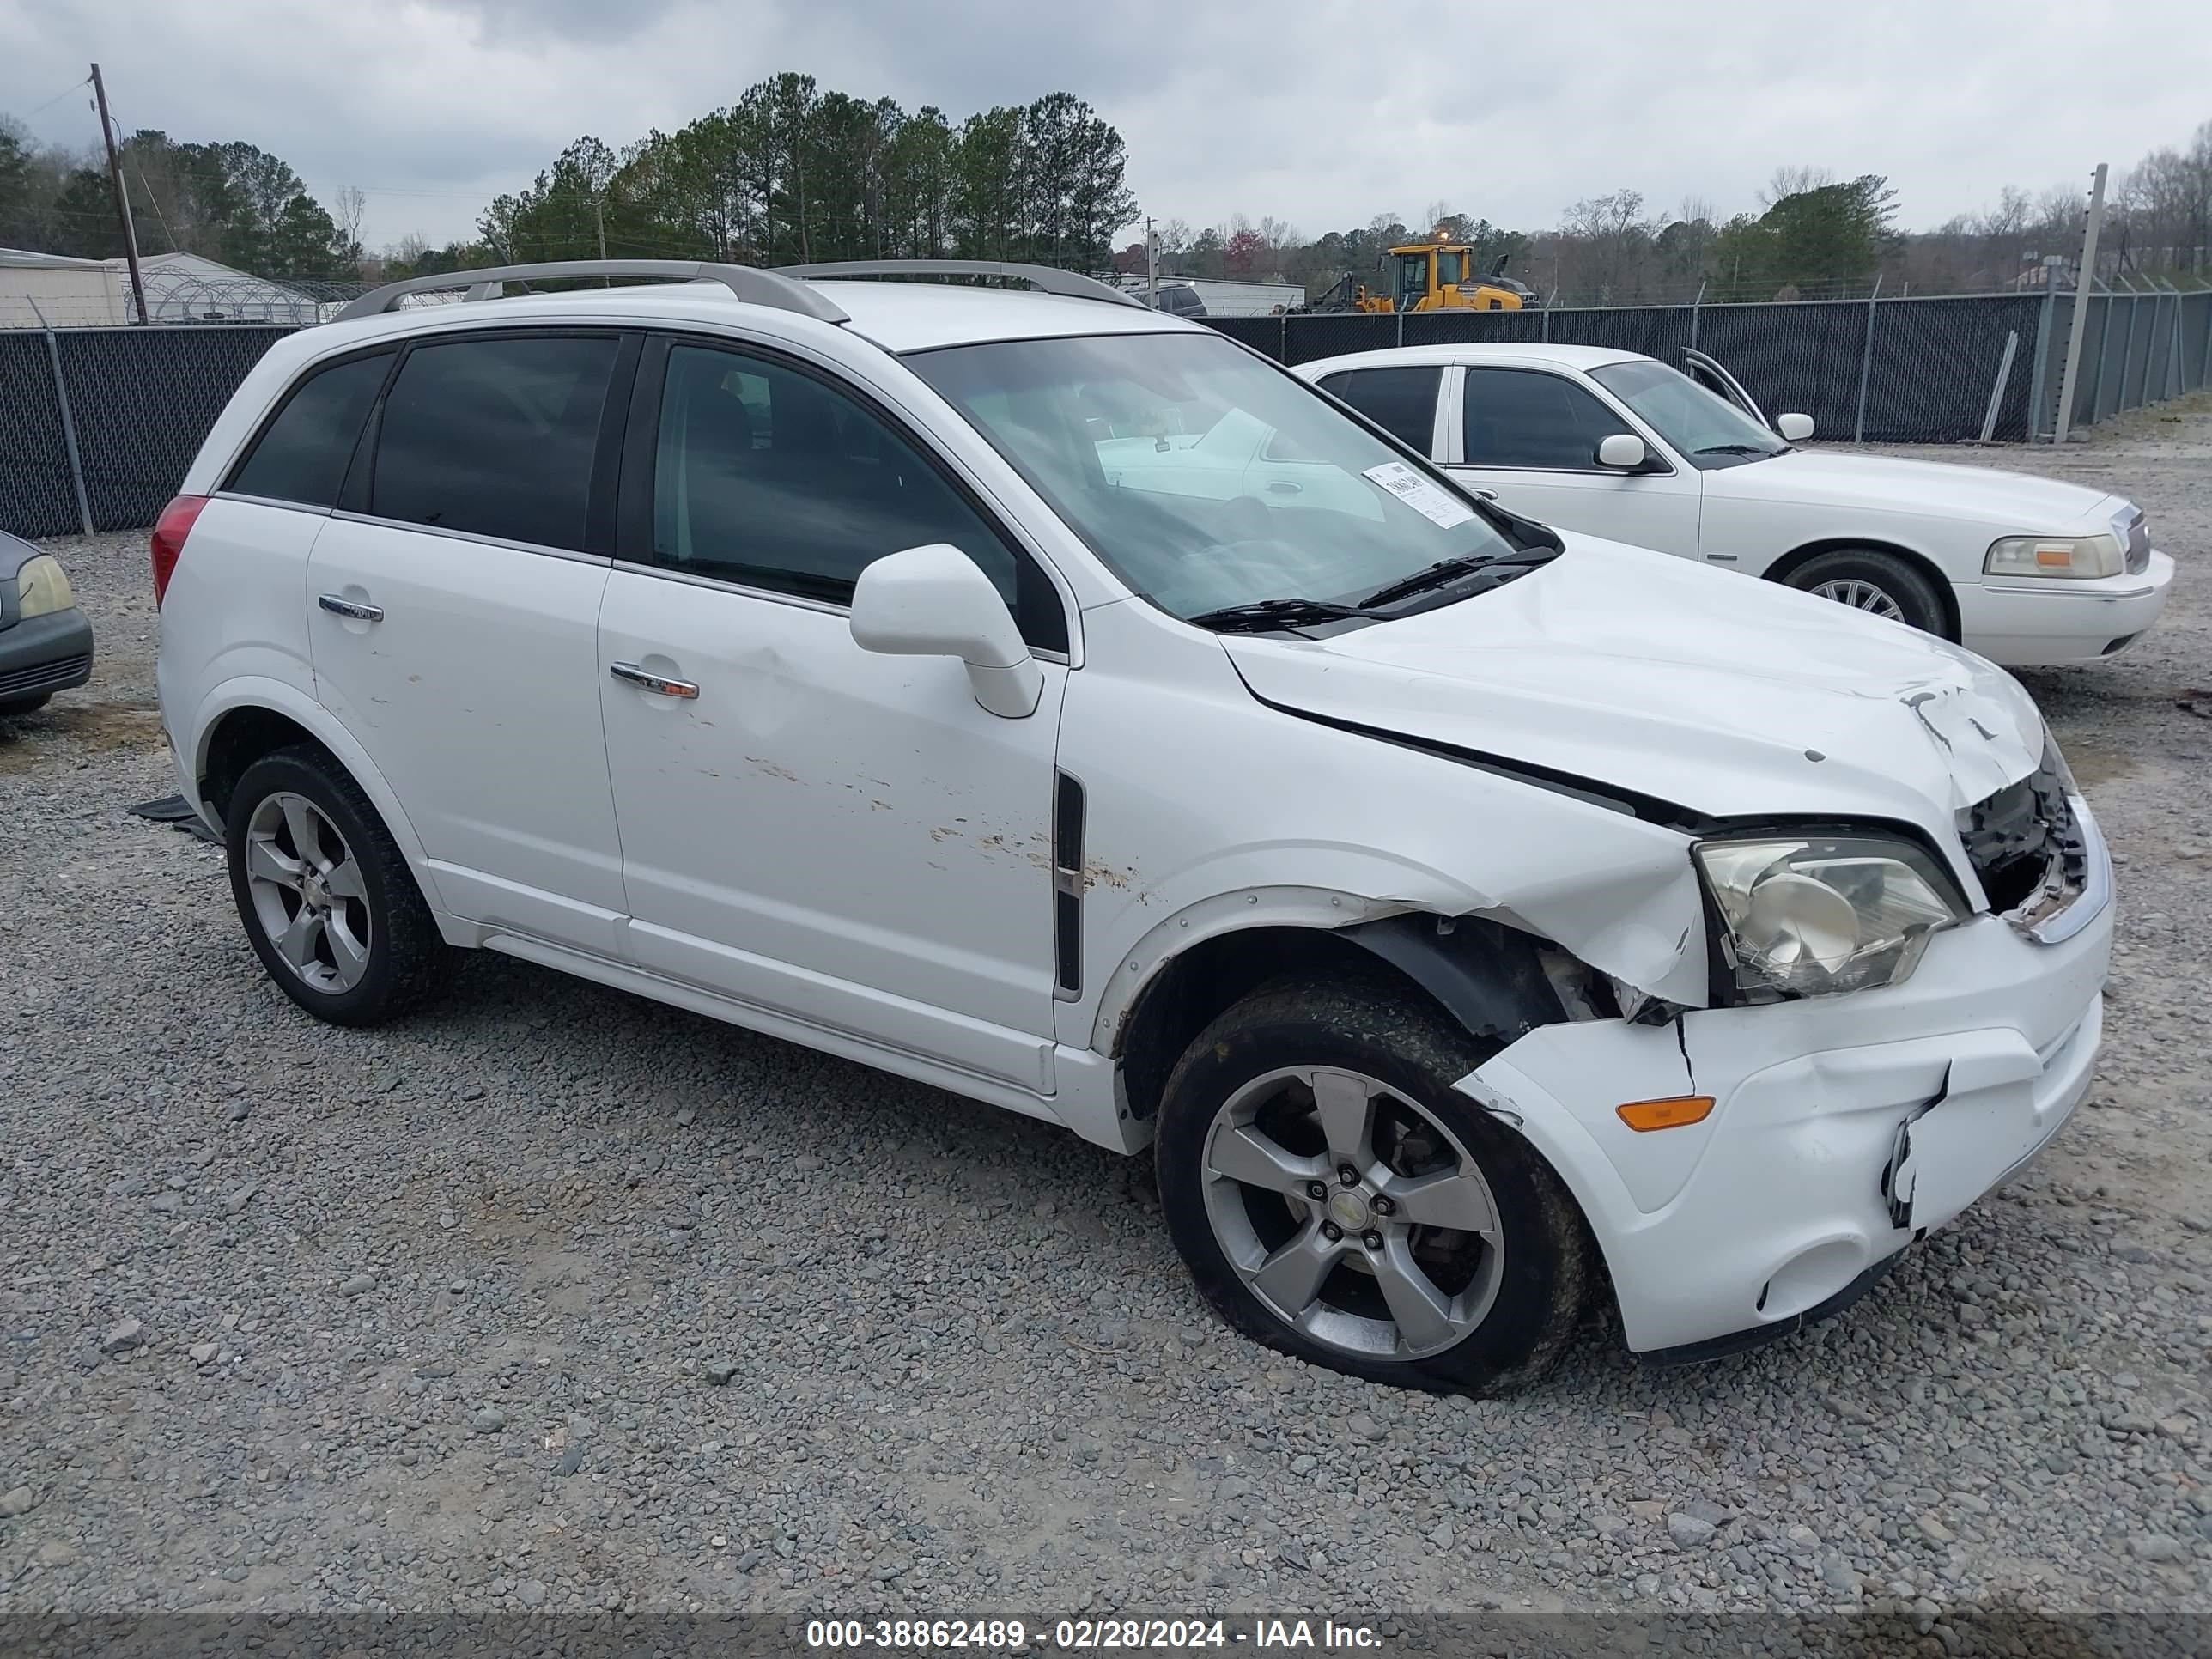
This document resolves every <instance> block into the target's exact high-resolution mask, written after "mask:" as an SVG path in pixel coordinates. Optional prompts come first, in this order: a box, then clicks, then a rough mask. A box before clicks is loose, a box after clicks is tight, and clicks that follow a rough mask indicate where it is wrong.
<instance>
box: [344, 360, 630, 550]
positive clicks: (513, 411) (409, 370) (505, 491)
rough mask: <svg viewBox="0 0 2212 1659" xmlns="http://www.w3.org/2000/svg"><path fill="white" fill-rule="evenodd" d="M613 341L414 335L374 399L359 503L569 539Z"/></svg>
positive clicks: (415, 519) (436, 521) (580, 514)
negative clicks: (377, 403)
mask: <svg viewBox="0 0 2212 1659" xmlns="http://www.w3.org/2000/svg"><path fill="white" fill-rule="evenodd" d="M616 349H617V342H616V341H615V340H614V339H613V338H612V337H604V338H598V337H593V338H580V337H558V338H556V337H543V336H540V337H534V338H533V337H524V338H520V339H500V340H458V341H455V342H453V343H451V344H447V345H432V346H418V347H416V349H414V350H413V351H412V352H410V353H409V354H408V357H407V361H406V362H405V363H404V365H402V366H401V368H400V370H399V378H398V380H396V381H394V382H393V383H392V390H391V392H389V393H388V394H387V395H386V398H385V400H384V421H383V425H382V428H381V429H380V432H379V434H378V436H377V445H376V474H375V481H374V493H373V495H372V496H371V499H370V502H369V511H370V512H371V513H374V514H375V515H376V516H377V517H379V518H383V519H398V520H404V522H406V523H409V524H421V525H435V526H437V527H438V528H439V529H441V530H466V531H471V532H475V533H476V534H477V535H481V536H497V537H500V538H502V539H504V540H507V541H516V542H529V543H532V544H536V545H538V546H540V547H562V548H568V549H572V550H582V548H583V545H584V513H585V507H586V503H587V501H589V499H590V495H591V488H592V459H593V453H594V451H595V449H596V447H597V445H598V441H599V418H600V416H601V414H602V412H603V410H604V409H605V404H606V400H607V382H608V380H609V379H610V378H611V375H612V374H613V371H614V362H615V353H616Z"/></svg>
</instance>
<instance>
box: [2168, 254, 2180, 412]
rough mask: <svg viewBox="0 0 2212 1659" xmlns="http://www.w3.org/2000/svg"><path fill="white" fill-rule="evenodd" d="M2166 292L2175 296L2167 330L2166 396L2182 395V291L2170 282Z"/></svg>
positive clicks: (2177, 396) (2176, 396)
mask: <svg viewBox="0 0 2212 1659" xmlns="http://www.w3.org/2000/svg"><path fill="white" fill-rule="evenodd" d="M2166 292H2167V293H2168V294H2171V295H2172V296H2173V320H2172V322H2171V323H2169V324H2167V325H2166V396H2167V397H2169V398H2179V396H2180V395H2181V392H2182V386H2181V290H2180V289H2178V288H2176V287H2174V285H2173V284H2172V283H2171V282H2169V283H2166Z"/></svg>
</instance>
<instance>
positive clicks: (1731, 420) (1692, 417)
mask: <svg viewBox="0 0 2212 1659" xmlns="http://www.w3.org/2000/svg"><path fill="white" fill-rule="evenodd" d="M1590 379H1592V380H1595V381H1596V382H1597V383H1598V384H1599V385H1600V386H1603V387H1604V388H1605V389H1606V390H1607V392H1611V393H1613V396H1614V397H1616V398H1620V401H1621V402H1623V403H1625V404H1627V405H1628V406H1629V407H1630V408H1631V409H1632V410H1635V411H1636V412H1637V413H1638V415H1640V416H1643V418H1644V420H1646V421H1648V422H1650V424H1651V425H1652V426H1653V427H1654V428H1656V429H1657V431H1658V434H1659V435H1660V436H1661V437H1662V438H1664V439H1665V440H1666V441H1668V443H1670V444H1672V445H1674V447H1675V449H1676V450H1677V451H1679V452H1680V453H1681V454H1682V455H1683V456H1685V457H1686V458H1687V459H1688V461H1689V463H1690V465H1692V466H1694V467H1697V468H1699V469H1700V470H1702V471H1711V469H1713V468H1715V467H1720V466H1741V465H1744V464H1745V463H1746V462H1747V461H1763V460H1765V459H1768V458H1769V457H1771V456H1775V455H1780V454H1782V453H1785V452H1786V451H1787V450H1788V449H1789V447H1790V446H1789V445H1788V444H1786V443H1784V442H1783V441H1782V440H1781V439H1779V438H1778V437H1776V436H1775V435H1774V434H1773V433H1771V431H1769V430H1768V429H1767V428H1765V427H1763V426H1761V425H1760V424H1759V422H1757V421H1754V420H1753V419H1752V418H1751V416H1748V415H1747V414H1745V413H1744V412H1743V411H1742V410H1740V409H1738V408H1737V407H1736V406H1735V404H1732V403H1730V402H1729V400H1728V399H1727V398H1722V397H1717V396H1716V395H1715V394H1714V393H1712V392H1708V391H1706V390H1705V387H1703V386H1699V384H1698V383H1697V382H1696V381H1695V380H1692V379H1691V378H1690V377H1689V376H1688V375H1686V374H1683V373H1681V372H1680V370H1679V369H1674V368H1668V366H1667V365H1666V364H1665V363H1660V362H1652V361H1650V359H1649V358H1646V359H1644V360H1642V361H1640V362H1630V363H1607V365H1606V366H1605V367H1604V368H1594V369H1592V370H1590Z"/></svg>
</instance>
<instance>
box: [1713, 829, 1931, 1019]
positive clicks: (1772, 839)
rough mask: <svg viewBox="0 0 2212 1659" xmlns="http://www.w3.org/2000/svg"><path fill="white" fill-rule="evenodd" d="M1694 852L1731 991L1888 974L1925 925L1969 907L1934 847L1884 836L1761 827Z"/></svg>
mask: <svg viewBox="0 0 2212 1659" xmlns="http://www.w3.org/2000/svg"><path fill="white" fill-rule="evenodd" d="M1695 852H1696V856H1697V861H1698V868H1699V872H1701V873H1702V874H1703V875H1704V877H1705V889H1706V890H1707V891H1708V892H1710V893H1711V895H1712V896H1713V905H1714V908H1716V909H1717V911H1718V912H1719V913H1720V920H1721V926H1722V934H1721V954H1722V957H1723V960H1725V961H1726V963H1728V965H1729V971H1730V972H1731V973H1732V974H1733V975H1734V977H1735V987H1736V988H1737V989H1738V990H1740V991H1762V990H1765V991H1780V992H1784V993H1787V994H1790V995H1792V996H1801V997H1818V996H1832V995H1834V994H1837V993H1838V992H1842V991H1860V990H1865V989H1867V988H1869V987H1872V986H1876V985H1894V984H1897V983H1898V982H1899V981H1902V980H1904V979H1905V978H1907V977H1909V976H1910V975H1911V972H1912V970H1913V969H1915V968H1916V967H1917V966H1918V965H1919V963H1920V953H1921V952H1922V951H1924V950H1925V949H1926V948H1927V945H1928V939H1929V935H1930V934H1931V933H1935V932H1936V930H1937V929H1939V928H1943V927H1949V926H1950V925H1951V924H1952V923H1953V922H1955V921H1964V920H1966V916H1967V915H1968V914H1969V913H1968V912H1967V910H1966V908H1965V906H1964V902H1963V901H1962V900H1961V899H1960V896H1958V891H1957V888H1956V886H1955V884H1954V883H1953V882H1952V881H1951V880H1950V879H1949V878H1948V877H1947V876H1946V875H1945V874H1944V873H1943V872H1942V870H1940V869H1939V868H1937V866H1936V861H1935V860H1934V859H1932V858H1930V857H1929V855H1928V854H1926V853H1924V852H1923V851H1922V850H1921V849H1920V848H1917V847H1915V846H1913V845H1912V844H1911V842H1903V841H1898V840H1895V839H1893V838H1892V837H1889V836H1851V835H1839V836H1827V835H1820V836H1759V837H1757V838H1755V839H1748V840H1743V841H1708V842H1699V844H1698V846H1697V848H1696V849H1695Z"/></svg>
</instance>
